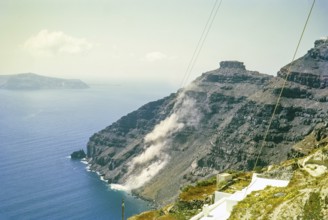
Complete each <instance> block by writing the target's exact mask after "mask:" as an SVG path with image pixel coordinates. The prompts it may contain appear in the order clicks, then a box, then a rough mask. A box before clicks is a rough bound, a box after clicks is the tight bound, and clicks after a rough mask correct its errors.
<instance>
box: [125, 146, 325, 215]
mask: <svg viewBox="0 0 328 220" xmlns="http://www.w3.org/2000/svg"><path fill="white" fill-rule="evenodd" d="M327 152H328V145H326V146H325V147H321V148H317V149H315V150H313V151H312V152H311V153H310V154H309V155H308V156H307V157H304V158H293V159H291V160H287V161H284V162H282V163H281V164H279V165H273V166H270V168H267V171H264V172H263V173H262V174H261V175H262V176H263V177H266V178H270V177H271V178H278V179H280V178H282V177H286V176H287V177H291V176H292V178H291V180H290V182H289V185H288V186H287V187H284V188H282V187H266V188H265V190H262V191H256V192H252V193H251V194H250V195H248V196H247V197H246V198H245V199H244V200H243V201H241V202H239V203H238V204H237V205H236V206H235V207H234V208H233V211H232V213H231V216H230V218H229V219H230V220H240V219H263V220H269V219H277V220H279V219H295V218H296V219H299V220H301V219H302V220H319V219H325V217H326V216H328V184H327V183H328V172H322V173H321V174H320V175H312V174H311V173H309V171H308V170H306V166H308V165H314V167H315V166H325V167H326V168H328V163H327V161H328V153H327ZM313 169H314V171H315V169H316V168H313ZM262 171H263V169H262ZM229 173H230V174H232V179H231V180H229V181H223V182H220V183H217V182H216V177H212V178H209V179H206V180H203V181H200V182H197V183H196V184H195V185H189V186H186V187H184V188H182V189H181V193H180V195H179V197H178V199H177V201H176V202H175V203H174V204H171V205H168V206H166V207H164V208H162V209H159V210H153V211H150V212H145V213H142V214H140V215H138V216H134V217H132V218H130V220H163V219H164V220H186V219H190V218H191V217H192V216H194V215H196V214H197V213H199V212H200V211H201V210H202V207H203V205H204V204H211V203H212V201H213V194H214V192H215V191H216V190H218V191H221V192H226V193H234V192H236V191H240V190H242V189H243V188H244V187H246V186H248V185H249V183H250V181H251V177H252V173H251V172H237V171H229Z"/></svg>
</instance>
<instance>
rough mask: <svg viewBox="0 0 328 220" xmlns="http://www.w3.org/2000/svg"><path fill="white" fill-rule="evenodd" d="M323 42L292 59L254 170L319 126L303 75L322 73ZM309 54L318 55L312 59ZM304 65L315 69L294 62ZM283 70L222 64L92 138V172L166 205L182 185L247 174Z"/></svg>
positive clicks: (321, 103) (324, 105)
mask: <svg viewBox="0 0 328 220" xmlns="http://www.w3.org/2000/svg"><path fill="white" fill-rule="evenodd" d="M320 42H321V41H320ZM327 45H328V43H327V41H325V40H324V41H323V42H321V43H318V42H316V44H315V48H313V49H311V50H310V51H309V52H308V54H306V55H305V56H304V57H302V58H300V59H298V60H297V62H298V63H299V65H298V66H299V67H298V68H295V69H293V73H296V72H297V76H298V78H297V79H299V78H300V79H301V80H295V79H296V78H295V77H291V78H290V79H289V81H288V82H287V83H286V88H285V90H284V92H283V94H282V99H281V102H280V105H279V107H278V109H277V112H276V116H275V118H274V119H273V123H272V126H271V128H270V131H269V136H268V138H267V142H266V144H265V146H264V149H263V152H262V154H261V157H260V160H259V163H258V165H259V166H264V165H268V164H271V163H276V162H279V161H282V160H285V159H287V157H288V155H292V154H293V153H295V152H296V150H295V149H294V151H292V150H291V147H292V146H293V144H295V143H296V142H298V141H300V140H302V139H303V138H304V137H305V136H306V135H308V134H309V133H310V132H311V131H312V130H313V129H314V128H315V127H316V126H318V124H320V123H321V125H323V124H325V123H326V120H327V118H328V111H327V110H328V102H327V101H328V99H327V97H328V90H327V89H326V88H325V87H324V86H317V81H315V80H309V78H311V77H313V76H316V77H317V78H320V77H321V76H323V75H325V74H327V67H326V64H327V62H328V61H327V60H325V56H326V53H327V50H326V48H327ZM314 50H318V51H319V52H318V53H319V54H323V56H321V55H320V56H317V57H315V58H313V57H311V56H310V55H309V54H311V53H313V51H314ZM308 60H310V61H311V63H313V64H314V63H319V64H318V66H320V67H319V69H318V68H314V69H311V68H308V66H307V64H304V65H303V66H302V65H301V64H302V62H310V61H308ZM284 69H286V67H284V68H282V70H281V71H280V72H279V75H278V76H280V77H272V76H269V75H265V74H260V73H258V72H255V71H248V70H246V68H245V66H244V65H243V63H241V62H238V61H224V62H221V63H220V68H219V69H216V70H213V71H209V72H206V73H204V74H202V76H200V77H199V78H197V79H196V80H195V81H194V82H193V83H191V84H190V85H189V86H187V87H186V88H183V89H181V90H179V91H178V92H177V93H175V94H171V95H170V96H168V97H165V98H163V99H161V100H158V101H155V102H151V103H148V104H146V105H144V106H142V107H141V108H140V109H138V110H136V111H134V112H132V113H130V114H128V115H126V116H124V117H122V118H121V119H120V120H118V121H117V122H115V123H113V124H112V125H110V126H108V127H107V128H105V129H104V130H102V131H100V132H98V133H96V134H94V135H93V136H92V137H91V138H90V141H89V143H88V146H87V148H88V149H87V150H88V157H89V159H90V163H91V168H92V169H94V170H96V171H98V172H99V173H100V174H101V175H103V176H104V178H105V179H107V180H108V182H109V183H118V184H121V185H123V186H124V187H126V188H127V189H132V190H134V191H135V192H136V193H137V194H139V195H140V196H142V197H145V198H147V199H150V200H153V201H155V202H157V203H166V202H168V201H172V199H174V197H176V195H177V192H178V191H179V188H180V186H181V185H183V184H186V183H187V182H192V181H195V180H197V179H200V178H203V177H205V176H208V175H211V174H213V173H217V172H220V171H222V170H225V169H241V170H249V169H252V168H253V166H254V161H255V158H256V156H257V154H258V151H259V148H260V146H261V144H262V140H263V135H264V133H265V130H266V128H267V126H268V123H269V120H270V118H271V115H272V112H273V109H274V106H275V103H276V101H277V98H278V95H279V93H280V91H281V87H282V85H283V83H284V80H283V79H282V77H284V75H283V72H284ZM305 69H306V71H305ZM303 70H304V71H303ZM320 79H322V77H321V78H320ZM304 82H306V83H304ZM319 84H320V85H321V81H320V83H319Z"/></svg>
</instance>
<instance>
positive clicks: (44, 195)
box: [0, 85, 169, 220]
mask: <svg viewBox="0 0 328 220" xmlns="http://www.w3.org/2000/svg"><path fill="white" fill-rule="evenodd" d="M150 90H152V91H151V92H149V91H150ZM167 94H169V89H168V88H162V89H160V87H158V86H156V90H155V89H154V87H153V88H150V87H149V86H148V87H143V86H142V85H136V86H133V87H132V86H131V85H115V86H114V85H113V86H93V87H92V88H90V89H87V90H65V91H42V92H33V91H29V92H15V91H4V90H0V219H110V220H116V219H121V200H122V198H124V199H125V206H126V214H125V215H126V217H128V216H131V215H133V214H136V213H139V212H141V211H143V210H146V209H149V206H147V203H145V202H144V201H142V200H139V199H137V198H134V197H132V196H130V195H128V194H126V193H124V192H120V191H112V190H110V189H108V187H107V185H106V184H105V183H104V182H103V181H101V180H99V178H98V176H97V175H96V174H95V173H92V172H87V171H86V165H84V164H82V163H81V162H79V161H72V160H70V159H69V158H68V156H69V155H70V153H71V152H72V151H74V150H78V149H81V148H83V149H86V147H85V146H86V143H87V141H88V138H89V137H90V136H91V135H92V134H93V133H95V132H97V131H99V130H100V129H102V128H105V127H106V126H108V125H109V124H111V123H112V122H114V121H116V120H117V119H119V118H120V117H121V116H123V115H125V114H126V113H128V112H130V111H132V110H135V109H137V108H138V107H140V106H141V105H143V104H145V103H146V102H148V101H151V100H156V99H158V98H161V97H163V96H165V95H167Z"/></svg>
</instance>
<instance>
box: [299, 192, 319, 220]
mask: <svg viewBox="0 0 328 220" xmlns="http://www.w3.org/2000/svg"><path fill="white" fill-rule="evenodd" d="M321 203H322V199H321V198H320V193H318V192H311V193H310V197H309V199H308V200H307V201H306V203H305V205H304V210H303V219H304V220H321V219H323V215H322V213H321V208H322V204H321Z"/></svg>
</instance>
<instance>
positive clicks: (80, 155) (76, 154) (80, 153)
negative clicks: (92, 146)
mask: <svg viewBox="0 0 328 220" xmlns="http://www.w3.org/2000/svg"><path fill="white" fill-rule="evenodd" d="M86 156H87V155H86V153H85V152H84V150H83V149H81V150H78V151H74V152H73V153H72V154H71V159H77V160H80V159H83V158H85V157H86Z"/></svg>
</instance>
